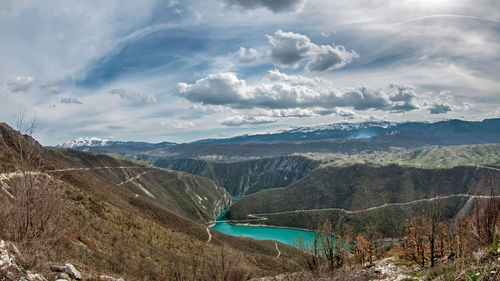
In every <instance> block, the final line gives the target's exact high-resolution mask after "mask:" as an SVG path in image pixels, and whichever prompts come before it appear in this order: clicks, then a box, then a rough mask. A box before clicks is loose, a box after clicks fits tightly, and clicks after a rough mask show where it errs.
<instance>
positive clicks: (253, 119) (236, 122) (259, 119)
mask: <svg viewBox="0 0 500 281" xmlns="http://www.w3.org/2000/svg"><path fill="white" fill-rule="evenodd" d="M274 122H276V120H275V119H272V118H270V117H267V116H247V115H244V116H232V117H228V118H226V119H224V120H222V121H221V122H220V123H221V124H222V125H225V126H232V127H235V126H242V125H257V124H269V123H274Z"/></svg>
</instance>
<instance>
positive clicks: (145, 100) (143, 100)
mask: <svg viewBox="0 0 500 281" xmlns="http://www.w3.org/2000/svg"><path fill="white" fill-rule="evenodd" d="M109 93H110V94H112V95H118V96H120V98H122V99H125V100H129V101H131V102H133V103H135V104H149V103H156V102H157V100H156V97H155V96H154V95H144V94H142V93H140V92H139V91H136V90H132V89H124V88H119V89H113V90H111V91H109Z"/></svg>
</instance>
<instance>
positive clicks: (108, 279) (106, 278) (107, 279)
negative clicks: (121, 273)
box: [99, 275, 125, 281]
mask: <svg viewBox="0 0 500 281" xmlns="http://www.w3.org/2000/svg"><path fill="white" fill-rule="evenodd" d="M99 280H103V281H125V279H123V278H121V277H120V278H114V277H111V276H107V275H101V276H99Z"/></svg>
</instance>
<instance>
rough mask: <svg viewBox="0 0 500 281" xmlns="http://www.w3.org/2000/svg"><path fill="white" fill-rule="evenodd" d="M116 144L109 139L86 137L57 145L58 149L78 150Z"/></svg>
mask: <svg viewBox="0 0 500 281" xmlns="http://www.w3.org/2000/svg"><path fill="white" fill-rule="evenodd" d="M112 142H113V143H116V141H110V140H107V139H101V138H97V137H86V138H77V139H75V140H70V141H67V142H65V143H63V144H60V145H57V147H64V148H77V147H86V146H89V147H96V146H109V145H110V144H111V143H112Z"/></svg>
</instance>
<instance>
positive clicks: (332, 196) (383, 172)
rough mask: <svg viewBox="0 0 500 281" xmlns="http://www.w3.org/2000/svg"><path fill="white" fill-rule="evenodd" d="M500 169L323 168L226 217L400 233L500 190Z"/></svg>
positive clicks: (247, 200) (251, 198) (245, 202)
mask: <svg viewBox="0 0 500 281" xmlns="http://www.w3.org/2000/svg"><path fill="white" fill-rule="evenodd" d="M499 180H500V170H499V169H498V168H494V167H492V168H484V167H454V168H451V169H420V168H412V167H401V166H397V165H388V166H371V165H363V164H357V165H352V166H346V167H332V166H329V167H324V168H318V169H316V170H313V171H312V172H311V173H309V174H308V175H307V176H306V177H305V178H303V179H302V180H299V181H298V182H296V183H294V184H291V185H290V186H288V187H285V188H274V189H268V190H264V191H261V192H258V193H255V194H250V195H248V196H245V197H244V198H243V199H241V200H239V201H238V202H236V203H235V204H234V205H232V206H231V209H230V211H229V212H228V215H227V218H228V219H231V220H235V221H240V222H245V221H247V222H252V223H262V224H269V225H281V226H291V227H300V228H311V227H313V226H314V222H315V220H316V219H317V218H318V217H319V216H320V215H322V214H327V215H328V216H329V217H330V220H331V221H332V222H333V224H334V225H336V226H340V225H342V224H345V223H347V224H349V225H351V226H352V227H353V228H354V232H355V233H357V232H364V231H365V230H366V227H368V226H370V225H372V226H374V227H375V228H376V229H377V230H378V231H380V232H381V233H382V234H383V235H384V236H385V237H395V236H397V235H398V234H399V233H400V231H401V226H402V225H404V221H405V219H407V218H410V217H412V216H415V215H420V214H422V213H424V212H425V211H426V210H429V208H431V207H432V206H435V204H438V205H439V206H441V207H442V213H443V216H444V217H446V218H452V217H455V216H457V215H460V214H461V213H464V215H465V214H467V209H468V208H470V207H471V206H472V203H473V201H474V200H476V199H481V198H482V197H486V196H487V195H488V194H489V189H490V186H491V183H492V182H493V183H494V185H493V186H492V187H493V188H494V189H495V190H494V191H495V192H496V193H498V192H499V188H500V187H499V186H498V184H496V183H498V182H500V181H499Z"/></svg>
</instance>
